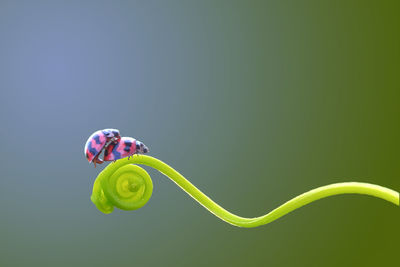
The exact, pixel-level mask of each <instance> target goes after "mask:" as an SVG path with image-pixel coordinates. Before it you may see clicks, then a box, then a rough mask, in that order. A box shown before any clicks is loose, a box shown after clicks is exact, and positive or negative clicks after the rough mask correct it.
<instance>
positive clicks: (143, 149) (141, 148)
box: [136, 140, 149, 154]
mask: <svg viewBox="0 0 400 267" xmlns="http://www.w3.org/2000/svg"><path fill="white" fill-rule="evenodd" d="M147 152H149V148H148V147H147V146H146V145H145V144H143V143H142V142H140V141H138V140H136V153H138V154H146V153H147Z"/></svg>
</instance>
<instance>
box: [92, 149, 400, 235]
mask: <svg viewBox="0 0 400 267" xmlns="http://www.w3.org/2000/svg"><path fill="white" fill-rule="evenodd" d="M132 163H134V164H143V165H146V166H149V167H152V168H154V169H157V170H158V171H160V172H161V173H163V174H164V175H165V176H167V177H169V178H170V179H171V180H172V181H173V182H175V183H176V184H177V185H178V186H179V187H180V188H182V189H183V190H184V191H185V192H186V193H187V194H188V195H190V196H191V197H192V198H193V199H194V200H196V201H197V202H198V203H200V204H201V205H202V206H203V207H205V208H206V209H207V210H209V211H210V212H211V213H212V214H214V215H215V216H217V217H218V218H220V219H221V220H223V221H225V222H228V223H230V224H232V225H235V226H239V227H247V228H250V227H257V226H260V225H264V224H267V223H270V222H272V221H274V220H276V219H278V218H280V217H282V216H284V215H285V214H287V213H289V212H291V211H293V210H295V209H298V208H300V207H302V206H304V205H306V204H308V203H311V202H313V201H316V200H318V199H321V198H326V197H329V196H334V195H341V194H363V195H370V196H374V197H377V198H381V199H384V200H386V201H389V202H392V203H393V204H395V205H397V206H399V193H398V192H396V191H394V190H391V189H388V188H385V187H382V186H378V185H374V184H368V183H359V182H345V183H336V184H330V185H326V186H322V187H318V188H316V189H313V190H310V191H308V192H306V193H303V194H301V195H299V196H297V197H295V198H293V199H291V200H289V201H287V202H286V203H284V204H282V205H281V206H279V207H278V208H276V209H274V210H272V211H271V212H269V213H268V214H266V215H263V216H260V217H255V218H244V217H240V216H237V215H235V214H233V213H231V212H229V211H227V210H225V209H224V208H222V207H221V206H219V205H218V204H217V203H215V202H214V201H212V200H211V199H210V198H209V197H208V196H206V195H205V194H204V193H203V192H201V191H200V190H199V189H198V188H196V187H195V186H194V185H193V184H192V183H190V182H189V181H188V180H186V179H185V177H183V176H182V175H181V174H180V173H179V172H177V171H176V170H174V169H173V168H171V167H170V166H168V165H167V164H166V163H164V162H162V161H160V160H158V159H156V158H153V157H150V156H145V155H139V156H133V157H131V158H130V159H127V158H125V159H121V160H118V161H117V162H116V163H114V164H110V165H109V166H107V167H106V168H105V169H104V170H103V172H102V173H101V174H100V175H99V177H100V176H104V177H106V176H107V175H111V174H113V173H114V172H115V171H116V170H117V169H118V168H120V167H122V166H124V165H127V164H132ZM102 179H104V178H102ZM92 200H93V199H92Z"/></svg>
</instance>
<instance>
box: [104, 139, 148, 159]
mask: <svg viewBox="0 0 400 267" xmlns="http://www.w3.org/2000/svg"><path fill="white" fill-rule="evenodd" d="M147 152H149V149H148V147H147V146H145V144H143V143H142V142H140V141H138V140H135V139H134V138H132V137H121V139H120V140H119V141H118V142H116V143H111V144H109V145H108V146H107V147H106V148H105V151H104V161H112V160H114V161H115V160H117V159H122V158H126V157H130V156H132V155H134V154H145V153H147Z"/></svg>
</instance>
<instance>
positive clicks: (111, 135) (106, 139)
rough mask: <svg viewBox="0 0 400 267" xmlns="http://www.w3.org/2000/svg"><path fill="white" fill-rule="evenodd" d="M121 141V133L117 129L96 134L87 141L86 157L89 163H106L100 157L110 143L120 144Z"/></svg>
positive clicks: (100, 131)
mask: <svg viewBox="0 0 400 267" xmlns="http://www.w3.org/2000/svg"><path fill="white" fill-rule="evenodd" d="M120 139H121V136H120V134H119V131H118V130H117V129H104V130H99V131H96V132H94V133H93V134H92V135H91V136H90V137H89V138H88V140H87V141H86V144H85V150H84V153H85V156H86V158H87V160H88V161H89V163H92V162H93V164H94V167H96V163H99V164H102V163H103V162H104V161H103V160H102V159H100V158H99V155H100V154H101V152H102V151H103V149H105V148H106V147H107V145H109V144H110V143H113V144H114V143H118V141H119V140H120Z"/></svg>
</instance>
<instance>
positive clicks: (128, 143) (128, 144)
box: [124, 140, 132, 147]
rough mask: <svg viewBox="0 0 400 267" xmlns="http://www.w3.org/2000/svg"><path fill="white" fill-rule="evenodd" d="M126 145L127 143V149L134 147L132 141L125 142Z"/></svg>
mask: <svg viewBox="0 0 400 267" xmlns="http://www.w3.org/2000/svg"><path fill="white" fill-rule="evenodd" d="M124 143H125V145H126V146H127V147H131V146H132V142H131V141H128V140H125V141H124Z"/></svg>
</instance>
